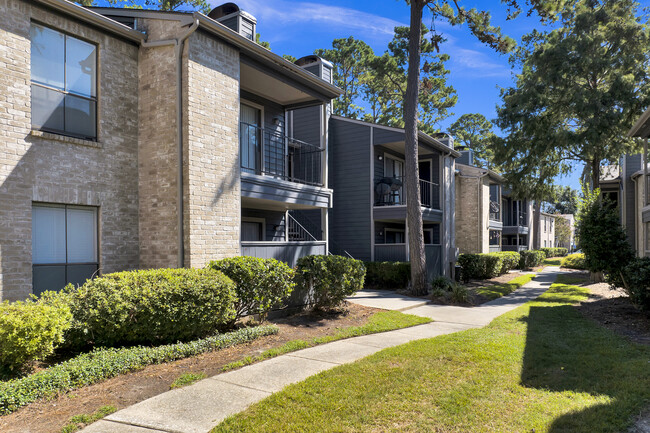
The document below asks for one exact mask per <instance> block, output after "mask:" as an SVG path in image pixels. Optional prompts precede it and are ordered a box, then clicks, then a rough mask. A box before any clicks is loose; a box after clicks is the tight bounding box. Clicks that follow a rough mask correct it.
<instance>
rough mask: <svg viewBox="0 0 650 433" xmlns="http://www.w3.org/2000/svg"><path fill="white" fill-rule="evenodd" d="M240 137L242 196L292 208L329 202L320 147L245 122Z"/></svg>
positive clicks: (329, 195)
mask: <svg viewBox="0 0 650 433" xmlns="http://www.w3.org/2000/svg"><path fill="white" fill-rule="evenodd" d="M239 140H240V162H241V179H242V188H241V189H242V192H241V194H242V197H245V198H248V199H259V200H266V201H272V202H279V203H278V204H277V206H280V207H286V208H294V209H300V208H309V207H328V206H329V203H330V200H331V196H332V192H331V190H329V189H327V188H326V187H325V182H324V173H323V172H324V169H323V163H324V158H325V156H324V149H323V148H321V147H319V146H316V145H313V144H310V143H306V142H303V141H300V140H296V139H294V138H292V137H288V136H286V135H284V134H282V133H280V132H277V131H274V130H272V129H269V128H263V127H260V126H258V125H256V124H251V123H246V122H240V127H239Z"/></svg>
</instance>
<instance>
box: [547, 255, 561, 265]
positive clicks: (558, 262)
mask: <svg viewBox="0 0 650 433" xmlns="http://www.w3.org/2000/svg"><path fill="white" fill-rule="evenodd" d="M544 264H545V265H547V266H560V265H561V264H562V257H549V258H548V259H544Z"/></svg>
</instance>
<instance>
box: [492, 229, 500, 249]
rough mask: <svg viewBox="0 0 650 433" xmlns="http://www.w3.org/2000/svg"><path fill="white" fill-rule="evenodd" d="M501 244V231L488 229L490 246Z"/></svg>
mask: <svg viewBox="0 0 650 433" xmlns="http://www.w3.org/2000/svg"><path fill="white" fill-rule="evenodd" d="M499 245H501V232H500V231H499V230H490V246H493V247H495V246H499Z"/></svg>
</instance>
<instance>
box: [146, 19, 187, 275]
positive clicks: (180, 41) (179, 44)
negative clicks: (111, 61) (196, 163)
mask: <svg viewBox="0 0 650 433" xmlns="http://www.w3.org/2000/svg"><path fill="white" fill-rule="evenodd" d="M193 17H194V22H193V23H192V25H191V26H190V27H189V29H188V30H187V32H185V33H184V34H183V35H181V36H180V37H178V38H176V39H162V40H158V41H151V42H148V41H145V42H142V43H141V44H140V45H141V46H142V47H144V48H154V47H164V46H173V47H174V55H175V56H176V130H177V132H178V135H177V138H176V139H177V145H178V175H177V176H178V178H177V184H178V198H177V200H178V267H179V268H183V267H185V231H184V229H183V213H184V209H185V206H184V204H183V75H182V71H183V68H182V62H183V45H184V42H185V40H186V39H187V38H189V37H190V35H191V34H192V33H194V32H195V31H196V29H198V28H199V19H198V17H197V15H196V12H195V13H194V14H193Z"/></svg>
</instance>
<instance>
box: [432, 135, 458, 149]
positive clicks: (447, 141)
mask: <svg viewBox="0 0 650 433" xmlns="http://www.w3.org/2000/svg"><path fill="white" fill-rule="evenodd" d="M433 138H435V139H436V140H438V141H439V142H441V143H442V144H444V145H445V146H447V147H448V148H450V149H453V148H454V137H452V136H451V135H449V134H447V133H446V132H436V133H435V134H433Z"/></svg>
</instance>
